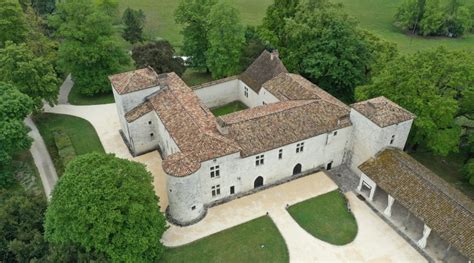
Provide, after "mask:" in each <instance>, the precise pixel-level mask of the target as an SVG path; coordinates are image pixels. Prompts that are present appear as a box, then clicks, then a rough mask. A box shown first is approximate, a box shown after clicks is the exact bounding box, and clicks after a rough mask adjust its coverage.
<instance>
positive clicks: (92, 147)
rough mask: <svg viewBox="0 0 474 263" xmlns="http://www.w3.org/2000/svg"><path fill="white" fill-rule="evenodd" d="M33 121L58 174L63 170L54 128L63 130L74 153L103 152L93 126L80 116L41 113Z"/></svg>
mask: <svg viewBox="0 0 474 263" xmlns="http://www.w3.org/2000/svg"><path fill="white" fill-rule="evenodd" d="M34 121H35V124H36V126H37V127H38V130H39V132H40V134H41V136H42V137H43V139H44V142H45V144H46V147H47V148H48V152H49V154H50V155H51V158H52V159H53V162H54V166H55V167H56V170H57V172H58V175H59V176H60V175H62V173H63V172H64V167H63V165H62V163H61V160H60V158H59V155H58V150H57V148H56V145H55V143H54V137H53V131H54V130H55V129H58V128H61V129H63V130H64V131H65V133H66V134H67V135H68V136H69V138H70V139H71V141H72V144H73V147H74V150H75V151H76V155H81V154H85V153H90V152H100V153H104V152H105V151H104V148H103V147H102V144H101V142H100V140H99V136H97V133H96V131H95V130H94V127H92V125H91V124H90V123H89V122H88V121H86V120H84V119H82V118H78V117H74V116H69V115H61V114H51V113H43V114H39V115H36V116H35V117H34Z"/></svg>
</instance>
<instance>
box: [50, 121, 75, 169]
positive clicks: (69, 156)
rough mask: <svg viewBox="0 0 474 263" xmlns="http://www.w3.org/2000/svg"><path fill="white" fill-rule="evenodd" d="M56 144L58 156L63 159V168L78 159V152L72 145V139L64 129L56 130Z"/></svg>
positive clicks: (54, 135) (54, 134)
mask: <svg viewBox="0 0 474 263" xmlns="http://www.w3.org/2000/svg"><path fill="white" fill-rule="evenodd" d="M53 137H54V144H55V145H56V148H57V149H58V155H59V158H60V159H61V162H62V165H63V167H66V165H67V164H68V163H69V162H70V161H72V160H73V159H74V158H76V150H75V149H74V146H73V145H72V141H71V138H69V136H68V135H67V134H66V132H65V131H64V130H62V129H56V130H54V131H53Z"/></svg>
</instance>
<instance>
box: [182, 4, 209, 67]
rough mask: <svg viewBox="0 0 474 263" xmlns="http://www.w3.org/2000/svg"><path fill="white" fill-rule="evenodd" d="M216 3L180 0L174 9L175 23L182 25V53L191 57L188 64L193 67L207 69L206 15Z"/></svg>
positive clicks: (207, 26) (207, 23)
mask: <svg viewBox="0 0 474 263" xmlns="http://www.w3.org/2000/svg"><path fill="white" fill-rule="evenodd" d="M216 2H217V1H216V0H181V2H180V3H179V5H178V8H177V9H176V12H175V17H176V18H175V19H176V23H178V24H181V25H183V30H182V31H181V34H182V35H183V48H182V51H183V52H184V54H185V55H187V56H190V57H191V61H190V64H191V66H193V67H199V68H207V56H206V52H207V50H208V49H209V41H208V35H207V34H208V30H209V21H208V15H209V13H210V12H211V8H212V7H213V6H214V5H215V4H216Z"/></svg>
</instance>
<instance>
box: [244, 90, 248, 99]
mask: <svg viewBox="0 0 474 263" xmlns="http://www.w3.org/2000/svg"><path fill="white" fill-rule="evenodd" d="M244 95H245V97H247V98H248V97H249V88H247V87H244Z"/></svg>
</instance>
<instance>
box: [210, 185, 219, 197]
mask: <svg viewBox="0 0 474 263" xmlns="http://www.w3.org/2000/svg"><path fill="white" fill-rule="evenodd" d="M211 193H212V197H216V196H219V195H221V185H219V184H218V185H214V186H213V187H212V188H211Z"/></svg>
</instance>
